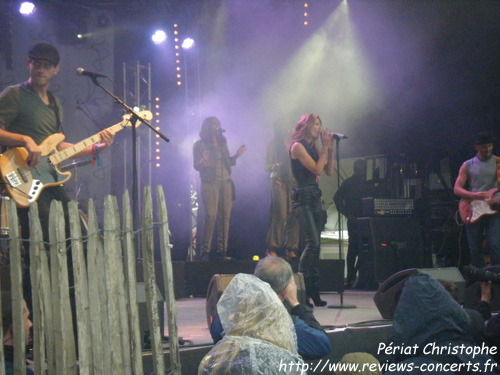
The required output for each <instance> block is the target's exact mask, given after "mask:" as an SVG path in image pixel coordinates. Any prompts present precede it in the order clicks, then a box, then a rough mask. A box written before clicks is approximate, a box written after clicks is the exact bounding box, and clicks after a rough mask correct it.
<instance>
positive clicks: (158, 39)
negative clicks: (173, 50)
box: [151, 30, 167, 44]
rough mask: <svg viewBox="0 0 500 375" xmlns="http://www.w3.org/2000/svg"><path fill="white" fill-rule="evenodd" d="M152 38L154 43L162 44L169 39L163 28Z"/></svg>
mask: <svg viewBox="0 0 500 375" xmlns="http://www.w3.org/2000/svg"><path fill="white" fill-rule="evenodd" d="M151 40H153V42H154V44H161V43H163V42H164V41H165V40H167V34H166V33H165V31H163V30H156V31H155V33H154V34H153V36H152V37H151Z"/></svg>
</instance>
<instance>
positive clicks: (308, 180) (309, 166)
mask: <svg viewBox="0 0 500 375" xmlns="http://www.w3.org/2000/svg"><path fill="white" fill-rule="evenodd" d="M321 126H322V124H321V119H320V118H319V116H318V115H313V114H307V115H303V116H302V117H301V118H300V120H299V122H297V124H296V125H295V131H294V133H293V135H292V140H291V148H290V157H291V166H292V173H293V176H294V177H295V180H296V183H297V187H296V188H295V190H294V192H293V208H294V210H295V212H296V214H297V216H298V218H299V221H300V226H301V231H302V233H303V235H304V239H305V249H304V251H303V253H302V256H301V258H300V264H299V272H302V274H303V275H304V282H305V286H306V295H307V297H308V298H309V297H310V298H312V300H313V302H314V305H315V306H325V305H326V302H325V301H323V300H321V298H320V296H319V252H320V244H321V242H320V241H321V231H322V229H323V226H324V218H323V215H322V202H321V190H320V189H319V184H318V182H319V180H320V176H321V174H322V173H323V171H325V173H326V174H327V175H328V176H331V175H332V174H333V167H334V159H333V150H334V142H333V133H332V132H331V131H329V130H327V129H323V130H322V129H321ZM318 138H321V150H320V149H319V147H318V145H317V140H318ZM308 303H309V302H308Z"/></svg>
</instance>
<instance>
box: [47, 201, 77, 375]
mask: <svg viewBox="0 0 500 375" xmlns="http://www.w3.org/2000/svg"><path fill="white" fill-rule="evenodd" d="M49 238H50V264H51V267H50V274H51V279H52V297H53V301H52V303H53V307H54V308H53V318H54V335H55V347H56V375H72V374H73V375H76V355H75V339H74V334H73V322H72V316H71V305H70V302H69V282H68V264H67V254H66V235H65V222H64V212H63V208H62V203H61V202H60V201H56V200H53V201H52V202H51V204H50V215H49Z"/></svg>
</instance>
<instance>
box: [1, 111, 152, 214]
mask: <svg viewBox="0 0 500 375" xmlns="http://www.w3.org/2000/svg"><path fill="white" fill-rule="evenodd" d="M138 115H139V117H140V118H141V119H144V120H147V121H149V120H151V119H152V118H153V114H152V113H151V112H150V111H141V112H139V113H138ZM130 118H131V115H129V114H127V115H125V116H123V120H122V121H121V122H119V123H118V124H115V125H113V126H110V127H109V128H107V129H106V130H109V131H110V132H112V133H117V132H119V131H120V130H122V129H123V128H125V127H128V126H132V122H131V121H130ZM141 123H142V122H141V121H140V120H138V121H137V122H136V124H135V126H136V127H137V126H139V125H140V124H141ZM65 138H66V137H65V136H64V134H62V133H55V134H52V135H50V136H48V137H47V138H45V139H44V140H43V142H42V143H41V144H40V145H39V147H40V148H41V149H42V154H41V156H40V161H39V162H38V165H37V166H36V167H34V168H32V167H30V166H28V151H27V150H26V149H25V148H24V147H16V148H12V149H10V150H7V151H6V152H4V153H3V154H1V155H0V178H1V179H2V181H3V182H4V184H5V189H6V191H7V193H8V194H9V196H10V197H11V198H12V199H13V200H14V201H15V202H16V205H17V206H18V207H28V206H29V205H30V204H31V203H33V202H35V201H36V200H37V198H38V196H39V195H40V193H41V192H42V190H43V189H44V188H46V187H49V186H57V185H62V184H64V183H65V182H66V181H68V180H69V178H70V177H71V172H61V171H60V170H59V168H58V165H59V164H60V163H61V162H63V161H65V160H67V159H70V158H71V157H73V156H74V155H76V154H77V153H79V152H80V151H82V150H84V149H85V148H86V147H88V146H91V145H93V144H96V143H98V142H100V141H101V135H100V134H99V133H97V134H94V135H93V136H91V137H89V138H86V139H84V140H83V141H80V142H78V143H76V144H74V145H72V146H71V147H68V148H67V149H65V150H62V151H57V146H58V145H59V144H60V143H61V142H62V141H64V139H65Z"/></svg>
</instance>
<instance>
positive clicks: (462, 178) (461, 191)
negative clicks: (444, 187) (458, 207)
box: [453, 163, 491, 200]
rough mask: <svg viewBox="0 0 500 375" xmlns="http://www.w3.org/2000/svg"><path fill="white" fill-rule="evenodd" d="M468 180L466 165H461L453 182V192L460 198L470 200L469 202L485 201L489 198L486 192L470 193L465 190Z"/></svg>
mask: <svg viewBox="0 0 500 375" xmlns="http://www.w3.org/2000/svg"><path fill="white" fill-rule="evenodd" d="M468 179H469V173H468V172H467V165H466V164H465V163H463V164H462V166H461V167H460V170H459V171H458V177H457V179H456V181H455V186H454V188H453V192H454V193H455V195H458V196H459V197H461V198H466V199H471V200H477V199H479V200H485V199H489V198H491V197H490V195H489V194H488V192H482V191H476V192H472V191H469V190H467V189H466V188H465V184H466V183H467V180H468Z"/></svg>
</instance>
